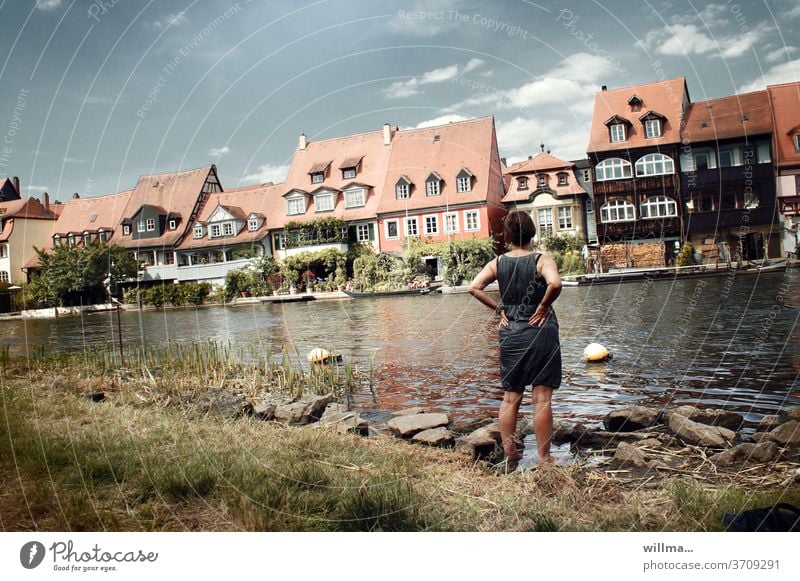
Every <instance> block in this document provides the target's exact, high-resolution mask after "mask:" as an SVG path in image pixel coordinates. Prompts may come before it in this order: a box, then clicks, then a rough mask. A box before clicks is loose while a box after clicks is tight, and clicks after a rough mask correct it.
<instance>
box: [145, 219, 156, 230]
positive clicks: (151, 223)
mask: <svg viewBox="0 0 800 581" xmlns="http://www.w3.org/2000/svg"><path fill="white" fill-rule="evenodd" d="M146 227H147V231H148V232H154V231H155V229H156V219H155V218H148V219H147V223H146Z"/></svg>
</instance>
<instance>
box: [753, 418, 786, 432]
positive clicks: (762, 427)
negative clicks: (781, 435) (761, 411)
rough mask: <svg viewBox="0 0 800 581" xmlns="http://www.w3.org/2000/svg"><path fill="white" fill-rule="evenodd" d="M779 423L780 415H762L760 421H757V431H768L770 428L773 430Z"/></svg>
mask: <svg viewBox="0 0 800 581" xmlns="http://www.w3.org/2000/svg"><path fill="white" fill-rule="evenodd" d="M780 425H781V417H780V416H774V415H771V416H764V417H763V418H761V421H760V422H758V431H759V432H769V431H770V430H774V429H775V428H777V427H778V426H780Z"/></svg>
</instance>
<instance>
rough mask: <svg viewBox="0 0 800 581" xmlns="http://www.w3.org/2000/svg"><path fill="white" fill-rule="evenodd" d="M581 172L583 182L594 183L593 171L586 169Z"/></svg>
mask: <svg viewBox="0 0 800 581" xmlns="http://www.w3.org/2000/svg"><path fill="white" fill-rule="evenodd" d="M581 171H582V172H583V181H585V182H590V181H592V170H590V169H584V170H581Z"/></svg>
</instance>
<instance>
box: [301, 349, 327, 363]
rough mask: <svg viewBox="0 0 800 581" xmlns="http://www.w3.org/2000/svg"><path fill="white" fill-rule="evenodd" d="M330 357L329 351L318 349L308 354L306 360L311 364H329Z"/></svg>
mask: <svg viewBox="0 0 800 581" xmlns="http://www.w3.org/2000/svg"><path fill="white" fill-rule="evenodd" d="M330 356H331V354H330V353H328V351H327V350H325V349H320V348H319V347H316V348H314V349H312V350H311V351H309V352H308V355H307V356H306V359H308V362H309V363H327V362H328V359H329V358H330Z"/></svg>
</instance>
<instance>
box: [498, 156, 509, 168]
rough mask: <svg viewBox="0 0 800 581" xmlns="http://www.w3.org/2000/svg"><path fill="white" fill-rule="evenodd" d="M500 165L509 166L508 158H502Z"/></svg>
mask: <svg viewBox="0 0 800 581" xmlns="http://www.w3.org/2000/svg"><path fill="white" fill-rule="evenodd" d="M500 163H501V164H503V165H505V166H508V162H507V161H506V158H505V157H501V158H500Z"/></svg>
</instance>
